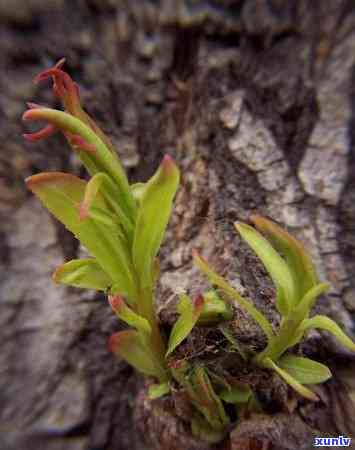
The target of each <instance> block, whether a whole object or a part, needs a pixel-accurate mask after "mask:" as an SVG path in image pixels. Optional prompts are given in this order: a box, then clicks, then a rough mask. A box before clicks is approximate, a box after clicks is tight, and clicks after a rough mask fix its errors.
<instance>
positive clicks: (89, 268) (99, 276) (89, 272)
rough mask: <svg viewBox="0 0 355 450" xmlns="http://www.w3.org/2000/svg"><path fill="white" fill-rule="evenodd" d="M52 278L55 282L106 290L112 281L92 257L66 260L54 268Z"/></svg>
mask: <svg viewBox="0 0 355 450" xmlns="http://www.w3.org/2000/svg"><path fill="white" fill-rule="evenodd" d="M52 278H53V280H54V281H55V282H56V283H62V284H67V285H69V286H74V287H78V288H86V289H95V290H97V291H106V290H107V289H109V288H110V287H111V286H112V283H113V281H112V279H111V278H110V277H109V275H107V274H106V272H105V271H104V270H102V268H101V266H100V264H99V263H98V262H97V261H96V260H95V259H93V258H89V259H73V260H72V261H68V262H67V263H65V264H62V265H61V266H59V267H58V268H57V269H56V271H55V272H54V273H53V275H52Z"/></svg>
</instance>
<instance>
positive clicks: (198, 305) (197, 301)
mask: <svg viewBox="0 0 355 450" xmlns="http://www.w3.org/2000/svg"><path fill="white" fill-rule="evenodd" d="M204 304H205V299H204V298H203V295H202V294H198V295H196V297H195V298H194V300H193V307H194V315H195V316H196V315H197V316H199V315H200V314H201V312H202V309H203V306H204Z"/></svg>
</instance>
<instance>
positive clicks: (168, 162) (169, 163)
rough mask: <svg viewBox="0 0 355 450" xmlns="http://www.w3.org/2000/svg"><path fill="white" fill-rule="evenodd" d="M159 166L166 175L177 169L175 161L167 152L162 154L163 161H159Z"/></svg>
mask: <svg viewBox="0 0 355 450" xmlns="http://www.w3.org/2000/svg"><path fill="white" fill-rule="evenodd" d="M161 167H162V169H163V171H164V172H165V173H166V175H168V176H169V175H171V174H172V173H173V172H174V170H176V169H177V167H176V164H175V161H174V160H173V158H172V157H171V156H170V155H168V154H167V155H165V156H164V158H163V161H162V162H161Z"/></svg>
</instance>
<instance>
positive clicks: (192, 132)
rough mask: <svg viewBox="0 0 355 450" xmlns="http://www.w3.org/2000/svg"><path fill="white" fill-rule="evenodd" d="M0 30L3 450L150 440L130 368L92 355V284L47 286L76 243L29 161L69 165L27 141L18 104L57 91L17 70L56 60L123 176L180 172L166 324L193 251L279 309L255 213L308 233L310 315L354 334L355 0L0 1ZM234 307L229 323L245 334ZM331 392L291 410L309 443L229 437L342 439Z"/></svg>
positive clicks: (185, 284) (112, 322) (164, 291)
mask: <svg viewBox="0 0 355 450" xmlns="http://www.w3.org/2000/svg"><path fill="white" fill-rule="evenodd" d="M0 36H1V39H0V54H1V58H0V92H1V97H0V120H1V122H0V136H1V142H2V149H1V153H0V171H1V172H0V173H1V178H0V214H1V222H0V230H1V261H0V262H1V264H2V269H1V274H0V281H1V285H0V302H1V303H0V308H1V314H0V324H1V327H0V342H1V352H0V358H1V363H0V370H1V375H0V423H1V425H0V447H1V449H4V450H11V449H17V450H30V449H32V448H33V449H39V448H45V449H46V450H57V449H58V450H59V449H65V450H84V449H92V450H93V449H95V450H98V449H112V450H113V449H142V448H144V444H143V438H142V435H140V434H139V433H137V432H136V430H135V428H134V426H135V425H134V420H133V413H132V411H133V405H134V401H135V398H136V396H137V393H138V391H139V386H140V385H141V379H140V378H139V377H137V375H135V374H134V373H133V371H132V369H130V368H129V367H128V366H127V365H126V364H125V363H124V362H122V361H117V360H115V359H114V357H113V356H112V355H111V354H109V353H108V351H107V349H106V340H107V338H108V337H109V335H110V334H111V333H112V332H113V331H116V330H117V329H118V328H119V327H120V324H118V323H117V321H116V319H115V318H114V317H112V314H111V312H110V308H109V307H108V305H107V302H106V300H105V298H104V297H103V296H98V295H95V294H92V293H88V292H78V291H75V290H71V289H65V288H63V287H59V286H54V285H53V283H52V281H51V278H50V275H51V273H52V272H53V270H54V269H55V267H56V266H57V265H58V264H59V263H60V262H61V261H62V260H63V259H70V258H73V257H75V256H76V255H78V253H80V249H79V248H78V246H77V244H76V243H75V241H74V239H73V238H72V237H71V236H70V235H68V233H67V232H66V231H65V230H63V228H62V227H61V226H60V225H58V224H57V223H55V222H54V221H53V220H52V219H51V218H50V217H49V215H48V214H47V212H46V211H44V210H43V209H42V207H41V206H40V205H39V204H38V202H37V201H36V200H35V199H33V198H32V197H31V196H30V195H29V194H28V193H27V192H26V190H25V187H24V183H23V179H24V178H25V177H26V176H28V175H30V174H32V173H37V172H39V171H47V170H64V171H70V172H74V173H77V174H80V175H83V171H82V168H81V167H80V166H79V165H78V163H77V161H76V160H75V157H74V155H72V154H71V153H70V151H69V149H67V146H66V144H65V142H64V140H63V139H61V138H60V137H57V136H56V137H53V138H51V140H50V141H46V142H41V143H39V144H37V145H31V144H28V143H24V142H23V140H22V138H21V132H23V127H22V124H21V121H20V117H21V113H22V112H23V110H24V102H25V101H28V100H32V101H36V102H38V103H46V104H52V105H54V103H53V98H52V94H51V91H50V90H49V89H47V88H45V87H43V86H41V87H39V88H38V87H36V86H34V85H33V84H32V81H31V80H32V78H33V77H34V76H35V75H36V74H37V73H38V72H39V71H40V70H42V69H43V68H45V67H49V66H51V65H52V64H53V63H55V62H56V61H57V60H58V59H59V58H61V57H62V56H65V57H66V58H67V65H66V68H67V70H68V71H69V72H70V73H71V75H72V77H73V78H74V79H75V80H76V81H77V82H78V83H79V85H80V88H81V97H82V100H83V103H84V105H85V107H86V109H87V110H88V111H89V113H90V114H91V115H92V116H94V117H95V118H96V119H97V120H98V122H99V123H100V125H102V127H103V129H104V130H105V131H107V133H108V134H109V135H110V136H111V137H112V139H113V141H114V143H115V145H116V147H117V149H118V151H119V154H120V156H121V158H122V160H123V162H124V164H125V166H126V168H127V170H128V172H129V175H130V178H131V180H146V179H147V178H148V177H149V176H150V175H151V174H152V172H153V170H154V169H155V168H156V167H157V165H158V163H159V161H160V159H161V156H162V155H163V154H164V153H166V152H168V153H171V154H172V156H173V157H174V158H175V159H176V160H177V161H178V164H179V166H180V168H181V170H182V174H183V177H182V185H181V189H180V191H179V193H178V197H177V201H176V209H175V212H174V216H173V218H172V220H171V223H170V227H169V232H168V235H167V238H166V242H165V245H164V248H163V249H162V253H161V260H162V279H161V285H160V288H159V305H158V307H159V310H160V313H161V316H162V317H163V318H164V314H165V315H167V316H168V314H167V313H168V312H169V305H172V304H174V299H176V295H177V293H178V292H179V291H181V290H184V289H185V290H187V291H188V292H191V293H193V292H197V291H198V290H199V289H201V288H202V287H204V286H205V281H204V280H203V278H202V276H200V275H199V274H198V272H197V271H196V269H194V268H193V267H192V261H191V249H192V248H194V247H197V248H198V249H200V250H201V252H202V254H203V255H204V256H206V257H207V258H208V259H209V260H210V261H211V263H212V264H214V266H215V267H216V268H219V269H220V270H221V271H222V272H223V273H224V274H225V275H226V276H227V278H228V279H229V280H230V281H231V282H232V283H234V284H235V285H236V286H237V287H238V288H240V289H241V290H244V292H245V293H247V294H248V295H249V296H250V297H251V298H253V300H254V301H255V303H256V305H257V306H258V307H259V308H260V309H261V310H262V311H263V312H265V314H267V315H268V317H269V318H270V320H272V321H273V322H274V323H277V321H278V317H277V315H276V314H275V311H274V305H273V299H274V292H273V290H272V288H271V284H270V281H269V280H268V279H267V277H266V274H265V272H264V270H263V269H262V267H261V266H260V264H259V263H258V261H257V259H256V258H255V257H254V256H253V255H252V254H251V252H250V251H249V250H248V249H247V248H246V246H245V245H243V244H241V241H240V239H239V238H238V237H237V235H236V233H235V231H234V230H233V222H234V221H235V220H243V221H246V220H248V217H249V215H250V214H251V213H253V212H258V213H259V214H262V215H267V216H270V217H272V218H273V219H275V220H276V221H278V222H279V223H281V224H282V225H284V226H285V227H287V228H288V229H289V230H290V231H291V232H292V233H293V234H294V235H295V236H297V237H298V238H300V239H301V240H302V241H303V242H304V243H305V244H306V246H307V249H308V250H309V251H310V252H311V254H312V257H313V259H314V261H315V262H316V265H317V269H318V272H319V274H320V277H321V278H322V279H327V280H329V281H330V282H331V284H332V289H331V292H330V293H329V295H327V296H325V297H324V298H322V300H321V301H320V302H319V306H318V310H319V311H321V312H322V313H325V314H328V315H329V316H331V317H332V318H334V319H335V320H336V321H337V322H338V323H339V324H341V326H342V327H343V328H344V329H345V331H346V332H347V333H348V334H349V335H352V336H353V337H354V334H353V330H354V329H353V326H354V323H353V313H354V311H355V233H354V231H355V220H354V219H355V206H354V205H355V189H354V187H355V181H354V180H355V178H354V175H353V173H354V161H355V158H354V142H355V140H354V139H355V136H354V131H353V125H354V123H355V118H354V117H355V116H354V105H355V103H354V98H355V97H354V95H355V77H354V73H355V72H354V69H355V11H354V7H353V2H352V1H345V0H315V1H313V0H312V1H311V0H299V1H296V0H295V1H293V0H290V1H279V0H254V1H252V0H244V1H241V0H221V1H213V0H210V1H208V0H204V1H203V0H201V1H195V2H192V1H187V0H185V1H183V0H176V1H173V0H165V1H163V0H161V1H149V0H146V1H138V0H135V1H133V0H131V1H123V0H122V1H120V0H105V1H103V0H102V1H97V0H90V1H89V0H83V1H78V0H77V1H74V2H72V1H65V0H51V1H43V0H31V1H30V0H28V1H26V2H23V1H14V0H11V1H10V0H8V1H7V0H2V1H0ZM167 305H168V306H167ZM238 314H239V315H238V319H236V321H235V328H236V330H237V332H238V333H239V334H240V336H242V337H244V339H245V340H249V341H250V342H259V341H260V340H261V339H262V336H260V333H259V331H258V329H257V327H256V326H255V325H254V324H253V323H251V322H250V321H249V320H248V318H246V317H245V316H244V315H243V314H242V313H241V312H240V313H238ZM305 345H306V347H305V348H307V350H308V351H309V352H311V353H315V354H317V355H321V358H322V360H324V361H328V363H329V364H330V365H331V366H332V369H333V372H334V373H335V379H336V380H337V381H336V383H339V386H342V384H341V380H342V379H344V377H345V378H347V379H349V378H351V377H352V376H353V373H354V371H353V370H354V369H353V366H351V364H354V363H353V362H351V361H354V359H353V357H351V355H349V354H347V353H346V352H344V350H342V349H341V348H339V347H338V346H337V345H336V343H335V342H334V341H333V340H332V339H330V338H329V336H326V335H322V336H321V335H320V334H319V333H316V332H314V333H313V334H312V335H311V336H310V338H309V339H308V341H307V343H306V344H305ZM349 367H350V369H349ZM345 368H348V372H347V374H345V375H344V373H345V370H344V369H345ZM333 383H335V382H333ZM334 386H338V384H336V385H334V384H331V383H329V385H327V386H326V387H324V388H322V389H323V391H322V392H323V394H322V395H323V397H324V404H323V412H320V410H319V408H318V409H317V408H315V407H314V408H313V409H312V408H310V407H308V406H305V407H304V408H303V413H302V410H301V411H300V412H299V414H298V416H297V421H302V424H303V425H304V427H305V428H304V429H302V430H303V431H302V432H304V433H305V434H303V435H302V436H305V438H304V439H305V440H306V439H309V445H308V444H307V443H305V442H304V441H303V444H302V445H304V447H301V446H300V445H301V444H300V440H299V436H298V437H297V436H295V435H293V436H292V433H286V431H285V430H286V429H287V426H285V425H284V416H283V415H282V414H281V413H280V414H281V415H280V417H279V416H277V417H276V418H275V419H269V418H263V419H262V420H261V421H259V422H258V421H257V422H256V426H254V428H253V426H252V425H250V423H249V422H248V423H246V424H244V425H243V427H244V428H241V429H240V430H239V431H235V432H234V434H235V439H236V442H237V440H238V439H244V438H245V436H246V435H247V436H252V435H253V432H252V431H251V430H253V429H254V430H255V427H258V426H259V427H260V429H259V431H258V433H259V434H256V435H255V438H256V439H264V438H265V436H268V435H269V436H274V435H275V436H276V435H277V436H278V437H277V436H276V437H275V436H274V438H273V439H274V444H275V448H287V449H290V450H291V449H295V450H296V448H297V449H298V448H305V449H307V448H312V440H311V439H312V436H313V435H312V432H313V431H314V430H315V429H318V430H321V429H322V427H325V428H324V429H326V430H329V429H330V428H331V427H333V428H331V429H332V430H340V431H341V432H343V433H348V434H349V433H352V434H354V433H355V426H354V424H353V423H351V422H349V417H346V415H345V414H344V408H343V407H342V406H341V405H343V404H344V403H342V401H341V400H339V398H338V397H337V396H336V395H335V394H334V391H335V390H336V389H335V387H334ZM341 390H342V388H339V391H341ZM352 395H354V394H352ZM329 399H333V400H332V402H330V401H329ZM327 401H328V403H327ZM344 402H345V403H346V402H347V400H346V401H345V400H344ZM334 405H335V406H334ZM337 405H338V406H337ZM339 405H340V406H339ZM347 407H348V406H347ZM324 411H326V412H327V414H328V415H327V414H326V413H324ZM342 411H343V412H342ZM302 414H303V416H302ZM342 414H343V416H345V417H343V416H342ZM300 417H301V418H300ZM307 417H308V418H312V421H313V422H312V423H307ZM278 418H280V422H277V420H278ZM323 419H324V420H323ZM273 420H274V422H273V423H276V422H277V423H280V424H281V425H277V424H276V425H273V424H271V421H273ZM322 421H323V422H322ZM308 422H309V419H308ZM297 423H298V422H297ZM258 424H259V425H258ZM260 424H265V426H264V425H260ZM322 424H323V425H322ZM303 425H302V426H303ZM263 426H264V428H262V427H263ZM278 426H279V427H280V430H283V431H282V432H281V431H280V433H277V432H276V431H275V430H278V428H277V427H278ZM270 427H271V428H270ZM282 427H283V428H282ZM300 427H301V425H300ZM327 427H328V429H327ZM311 428H312V430H313V431H312V432H311V431H310V432H309V434H307V430H308V429H311ZM141 429H142V427H141ZM143 429H144V427H143ZM263 430H264V431H263ZM268 430H271V431H268ZM305 430H306V431H305ZM243 433H244V434H243ZM245 433H247V434H246V435H245ZM263 433H264V434H263ZM280 436H281V437H280ZM191 445H192V444H191ZM237 445H239V444H235V446H234V447H233V448H234V449H235V450H237V448H242V447H238V446H237ZM283 445H284V447H283ZM307 445H308V446H307ZM191 448H192V447H191ZM186 450H188V449H187V448H186Z"/></svg>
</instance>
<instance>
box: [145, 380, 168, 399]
mask: <svg viewBox="0 0 355 450" xmlns="http://www.w3.org/2000/svg"><path fill="white" fill-rule="evenodd" d="M169 392H170V383H160V384H152V385H150V386H149V390H148V396H149V398H150V399H151V400H155V399H156V398H160V397H163V395H166V394H169Z"/></svg>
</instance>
